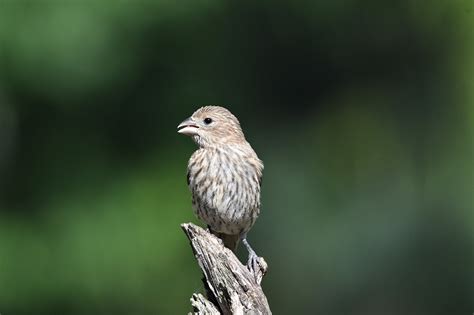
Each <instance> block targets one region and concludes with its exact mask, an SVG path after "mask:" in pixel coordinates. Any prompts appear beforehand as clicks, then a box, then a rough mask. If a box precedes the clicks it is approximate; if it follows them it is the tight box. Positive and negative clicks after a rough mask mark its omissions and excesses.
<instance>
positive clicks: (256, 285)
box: [181, 223, 271, 315]
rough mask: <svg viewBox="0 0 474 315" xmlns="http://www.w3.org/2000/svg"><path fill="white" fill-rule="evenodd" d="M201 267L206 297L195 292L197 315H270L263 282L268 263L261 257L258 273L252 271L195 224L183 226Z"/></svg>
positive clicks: (193, 300) (219, 241)
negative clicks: (262, 285) (261, 284)
mask: <svg viewBox="0 0 474 315" xmlns="http://www.w3.org/2000/svg"><path fill="white" fill-rule="evenodd" d="M181 227H182V228H183V230H184V232H185V233H186V236H187V237H188V239H189V241H190V243H191V247H192V249H193V252H194V256H195V257H196V260H197V262H198V264H199V267H200V268H201V270H202V272H203V274H204V278H203V282H204V287H205V288H206V291H207V297H204V296H203V295H202V294H200V293H194V294H193V296H192V297H191V304H192V306H193V308H194V314H212V315H213V314H271V311H270V306H269V305H268V302H267V298H266V296H265V294H264V293H263V290H262V287H261V286H260V283H261V281H262V278H263V276H264V275H265V273H266V271H267V263H266V262H265V260H264V259H263V258H262V257H259V260H258V265H259V268H258V270H249V268H247V267H246V266H244V265H242V263H241V262H240V260H239V259H238V258H237V257H236V256H235V254H234V253H233V252H232V251H231V250H230V249H228V248H226V247H224V244H223V243H222V241H221V240H220V239H219V238H218V237H216V236H214V235H212V234H211V233H209V232H207V231H206V230H204V229H203V228H201V227H199V226H196V225H194V224H192V223H185V224H182V225H181Z"/></svg>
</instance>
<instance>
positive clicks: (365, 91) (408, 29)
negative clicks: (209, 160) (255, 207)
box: [0, 0, 474, 315]
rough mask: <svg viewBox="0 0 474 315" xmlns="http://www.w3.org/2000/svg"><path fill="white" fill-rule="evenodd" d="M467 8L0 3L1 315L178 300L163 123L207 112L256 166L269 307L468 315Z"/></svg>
mask: <svg viewBox="0 0 474 315" xmlns="http://www.w3.org/2000/svg"><path fill="white" fill-rule="evenodd" d="M473 10H474V3H473V1H470V0H469V1H468V0H466V1H458V0H449V1H448V0H445V1H415V0H400V1H375V0H369V1H356V0H343V1H329V0H321V1H247V0H243V1H225V0H220V1H217V0H200V1H196V0H184V1H135V2H132V1H31V2H21V1H13V0H11V1H9V0H0V313H1V314H5V315H13V314H184V313H186V312H188V311H190V310H191V308H190V303H189V298H190V296H191V294H192V293H193V292H195V291H198V290H201V289H202V286H201V282H200V278H201V274H200V272H199V269H198V267H197V265H196V263H195V261H194V258H193V256H192V253H191V250H190V248H189V245H188V242H187V240H186V238H185V236H184V234H183V233H182V231H181V229H180V227H179V224H180V223H182V222H188V221H195V218H194V215H193V213H192V211H191V201H190V194H189V192H188V189H187V186H186V180H185V173H186V163H187V159H188V158H189V156H190V155H191V153H192V152H193V150H194V149H195V146H194V144H193V143H192V141H191V139H189V138H187V137H184V136H181V135H178V134H177V133H176V126H177V125H178V123H179V122H181V121H182V120H183V119H184V118H186V117H188V116H190V114H191V113H192V112H193V111H194V110H195V109H197V108H198V107H200V106H202V105H206V104H213V105H225V106H227V107H228V108H229V109H231V111H233V112H234V113H235V114H236V115H237V116H238V117H239V119H240V121H241V123H242V125H243V128H244V130H245V132H246V135H247V138H248V140H249V142H251V144H252V145H253V147H254V148H255V150H256V151H257V152H258V154H259V156H260V157H261V158H262V160H264V162H265V167H266V168H265V178H264V184H263V201H262V202H263V208H262V214H261V217H260V219H259V220H258V221H257V224H256V225H255V227H254V229H253V230H252V231H251V233H250V235H249V240H250V241H251V243H252V244H253V246H254V248H256V250H257V252H258V253H259V254H261V255H263V256H264V257H265V258H266V260H267V261H268V263H269V264H270V272H269V274H268V276H267V277H266V279H265V280H264V290H265V292H266V294H267V296H268V299H269V302H270V305H271V307H272V309H273V311H274V313H275V314H345V315H347V314H430V315H433V314H472V312H473V311H474V302H473V300H474V298H473V297H474V259H473V249H474V212H473V210H474V209H473V203H474V165H473V157H474V62H473V61H474V12H473ZM240 254H241V257H242V259H243V260H244V259H246V258H245V253H244V252H241V253H240Z"/></svg>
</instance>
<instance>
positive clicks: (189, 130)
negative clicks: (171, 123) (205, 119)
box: [178, 117, 199, 136]
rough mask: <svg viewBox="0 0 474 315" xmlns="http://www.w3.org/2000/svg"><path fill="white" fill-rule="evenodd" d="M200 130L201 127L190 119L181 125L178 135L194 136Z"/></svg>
mask: <svg viewBox="0 0 474 315" xmlns="http://www.w3.org/2000/svg"><path fill="white" fill-rule="evenodd" d="M198 129H199V126H198V125H197V124H196V123H195V122H194V121H193V119H192V118H191V117H190V118H188V119H186V120H185V121H183V122H182V123H180V124H179V126H178V133H181V134H183V135H187V136H194V135H196V134H197V130H198Z"/></svg>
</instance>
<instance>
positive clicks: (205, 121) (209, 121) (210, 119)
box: [204, 117, 212, 125]
mask: <svg viewBox="0 0 474 315" xmlns="http://www.w3.org/2000/svg"><path fill="white" fill-rule="evenodd" d="M204 123H205V124H206V125H209V124H210V123H212V118H209V117H208V118H206V119H204Z"/></svg>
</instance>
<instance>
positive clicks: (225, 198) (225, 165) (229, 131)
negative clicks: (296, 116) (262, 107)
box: [178, 106, 263, 268]
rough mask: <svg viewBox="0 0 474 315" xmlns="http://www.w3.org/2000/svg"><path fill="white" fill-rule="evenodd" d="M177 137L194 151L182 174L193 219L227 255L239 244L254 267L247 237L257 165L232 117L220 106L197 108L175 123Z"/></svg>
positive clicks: (255, 211) (256, 193)
mask: <svg viewBox="0 0 474 315" xmlns="http://www.w3.org/2000/svg"><path fill="white" fill-rule="evenodd" d="M178 133H181V134H184V135H187V136H191V137H192V138H193V140H194V142H196V144H197V145H198V146H199V148H198V149H197V150H196V151H195V152H194V153H193V155H192V156H191V158H190V159H189V163H188V173H187V177H188V186H189V189H190V190H191V192H192V201H193V208H194V210H195V213H196V215H197V217H198V218H199V219H200V220H202V221H204V222H205V223H206V224H207V225H208V227H209V230H210V231H211V232H212V233H213V234H215V235H217V236H218V237H219V238H221V239H222V241H223V242H224V245H225V246H226V247H228V248H230V249H231V250H232V251H235V249H236V248H237V245H238V243H239V240H242V243H243V244H244V245H245V247H246V248H247V250H248V252H249V266H250V267H251V268H255V264H256V263H257V261H256V260H257V258H258V257H257V255H256V254H255V251H254V250H253V249H252V248H251V247H250V245H249V243H248V242H247V239H246V237H247V232H248V231H249V230H250V228H251V227H252V226H253V224H254V223H255V220H256V219H257V217H258V215H259V213H260V186H261V184H262V171H263V163H262V161H261V160H260V159H259V158H258V156H257V154H256V153H255V151H254V150H253V149H252V147H251V146H250V144H249V143H248V142H247V140H245V136H244V133H243V132H242V129H241V128H240V123H239V121H238V120H237V118H236V117H235V116H234V115H233V114H232V113H231V112H230V111H229V110H227V109H225V108H223V107H220V106H205V107H202V108H200V109H198V110H197V111H195V112H194V114H193V115H192V116H191V117H189V118H188V119H186V120H185V121H183V122H182V123H181V124H179V126H178ZM252 265H253V267H252Z"/></svg>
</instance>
